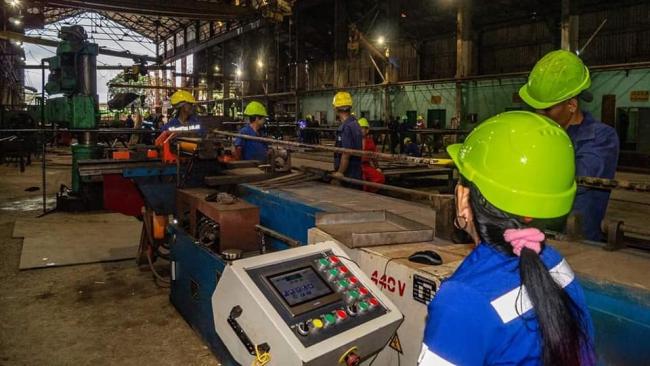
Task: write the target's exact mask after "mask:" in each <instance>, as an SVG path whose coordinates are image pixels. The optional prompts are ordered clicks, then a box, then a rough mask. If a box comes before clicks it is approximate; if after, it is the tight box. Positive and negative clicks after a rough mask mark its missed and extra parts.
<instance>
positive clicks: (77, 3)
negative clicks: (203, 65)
mask: <svg viewBox="0 0 650 366" xmlns="http://www.w3.org/2000/svg"><path fill="white" fill-rule="evenodd" d="M43 2H44V3H45V4H46V5H47V6H51V7H59V8H75V9H85V10H98V11H114V12H122V13H131V14H140V15H151V16H166V17H173V18H190V19H200V20H235V19H238V18H240V17H244V16H250V15H253V14H255V10H254V9H252V8H247V7H242V6H235V5H230V4H224V3H221V2H218V3H214V2H207V1H197V0H173V1H160V0H137V1H135V0H112V1H100V0H90V1H82V0H43Z"/></svg>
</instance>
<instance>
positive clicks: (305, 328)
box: [296, 322, 311, 337]
mask: <svg viewBox="0 0 650 366" xmlns="http://www.w3.org/2000/svg"><path fill="white" fill-rule="evenodd" d="M296 329H297V330H298V334H300V335H301V336H303V337H305V336H307V335H309V331H310V330H311V329H309V323H308V322H300V323H298V326H297V327H296Z"/></svg>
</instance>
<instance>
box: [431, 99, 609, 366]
mask: <svg viewBox="0 0 650 366" xmlns="http://www.w3.org/2000/svg"><path fill="white" fill-rule="evenodd" d="M447 150H448V152H449V154H450V155H451V158H452V159H453V161H454V163H455V164H456V166H457V167H458V172H459V173H460V180H459V183H458V185H457V186H456V215H457V216H456V219H455V225H456V226H457V227H458V228H459V229H463V230H465V231H466V232H467V233H468V234H469V235H470V236H471V237H472V239H473V241H474V242H475V244H476V247H475V248H474V250H473V251H472V252H471V253H470V254H469V255H468V256H467V257H466V258H465V260H464V261H463V263H462V264H461V265H460V267H458V269H457V270H456V272H455V273H454V274H453V275H452V276H451V277H450V278H449V279H447V280H446V281H444V282H443V283H442V285H441V287H440V291H438V293H437V294H436V296H435V297H434V298H433V300H432V301H431V303H430V305H429V309H428V318H427V325H426V329H425V334H424V344H423V347H422V352H421V354H420V358H419V365H420V366H427V365H432V366H433V365H506V364H507V365H546V366H551V365H576V366H586V365H595V364H596V360H595V355H594V349H593V332H594V329H593V324H592V321H591V318H590V315H589V311H588V309H587V305H586V303H585V298H584V294H583V291H582V288H581V287H580V285H579V284H578V281H577V280H576V279H575V275H574V274H573V271H572V270H571V268H570V267H569V265H568V264H567V262H566V260H565V259H564V258H562V256H561V255H560V253H559V252H558V251H556V250H555V249H554V248H552V247H550V246H549V245H546V243H545V242H544V240H545V238H544V234H543V232H542V231H541V230H543V229H544V228H545V226H546V225H547V224H548V223H549V220H550V219H553V218H559V217H563V216H565V215H567V214H568V213H569V212H570V211H571V207H572V204H573V199H574V196H575V193H576V183H575V165H574V159H573V155H574V151H573V147H572V145H571V140H570V139H569V136H568V135H567V134H566V132H565V131H564V130H563V129H562V128H561V127H560V126H558V125H557V124H556V123H554V122H553V121H551V120H550V119H548V118H546V117H544V116H541V115H538V114H535V113H532V112H524V111H516V112H506V113H503V114H499V115H497V116H494V117H492V118H490V119H488V120H487V121H485V122H483V123H482V124H480V125H479V126H478V127H476V128H475V129H474V131H472V133H471V134H470V135H469V136H468V137H467V139H466V140H465V142H464V143H463V144H455V145H451V146H449V147H448V148H447Z"/></svg>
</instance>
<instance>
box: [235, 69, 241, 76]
mask: <svg viewBox="0 0 650 366" xmlns="http://www.w3.org/2000/svg"><path fill="white" fill-rule="evenodd" d="M235 75H237V77H241V69H240V68H239V67H238V68H237V69H236V70H235Z"/></svg>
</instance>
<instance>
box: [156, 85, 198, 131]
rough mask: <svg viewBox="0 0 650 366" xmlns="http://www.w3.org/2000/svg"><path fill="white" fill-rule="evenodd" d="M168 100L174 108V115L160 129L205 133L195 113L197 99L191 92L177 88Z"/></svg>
mask: <svg viewBox="0 0 650 366" xmlns="http://www.w3.org/2000/svg"><path fill="white" fill-rule="evenodd" d="M169 101H170V102H171V105H172V107H174V109H175V112H174V117H173V118H172V119H171V120H169V122H167V123H166V124H164V125H163V126H162V128H161V130H162V131H170V132H183V133H187V132H191V133H196V134H199V135H203V134H204V133H205V131H204V130H203V128H202V127H201V122H200V121H199V119H198V118H197V116H196V113H195V112H196V104H197V101H196V99H194V96H193V95H192V93H190V92H188V91H186V90H178V91H176V92H175V93H174V94H172V96H171V98H170V100H169Z"/></svg>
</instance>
